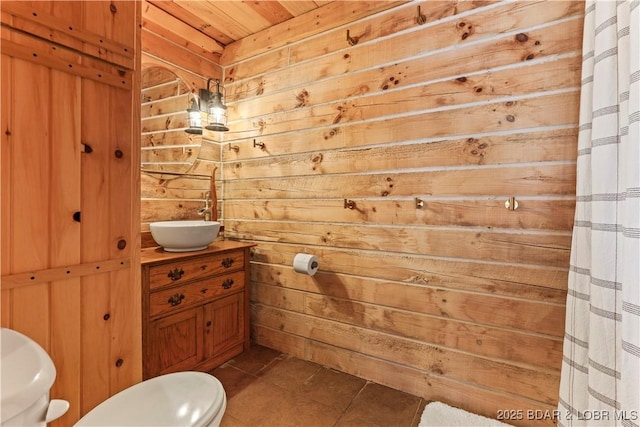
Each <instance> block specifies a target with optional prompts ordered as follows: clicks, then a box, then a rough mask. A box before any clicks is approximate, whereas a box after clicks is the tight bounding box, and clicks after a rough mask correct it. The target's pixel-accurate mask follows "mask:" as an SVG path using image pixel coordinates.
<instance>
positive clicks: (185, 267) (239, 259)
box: [149, 251, 244, 290]
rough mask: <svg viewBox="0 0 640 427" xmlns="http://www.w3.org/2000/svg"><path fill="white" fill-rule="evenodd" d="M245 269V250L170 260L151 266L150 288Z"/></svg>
mask: <svg viewBox="0 0 640 427" xmlns="http://www.w3.org/2000/svg"><path fill="white" fill-rule="evenodd" d="M242 269H244V251H236V252H226V253H222V254H217V255H214V256H207V257H201V258H195V259H193V258H192V259H186V260H179V261H174V262H168V263H165V264H162V265H157V266H154V267H149V289H150V290H154V289H159V288H162V287H165V286H169V285H175V284H177V283H185V282H188V281H190V280H193V279H198V278H201V277H207V276H211V275H214V274H223V273H227V272H231V271H238V270H242Z"/></svg>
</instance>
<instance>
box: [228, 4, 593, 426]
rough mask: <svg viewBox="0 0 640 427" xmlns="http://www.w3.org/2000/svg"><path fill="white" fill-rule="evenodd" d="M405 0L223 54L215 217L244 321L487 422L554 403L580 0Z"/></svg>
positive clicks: (299, 351)
mask: <svg viewBox="0 0 640 427" xmlns="http://www.w3.org/2000/svg"><path fill="white" fill-rule="evenodd" d="M420 5H421V8H422V10H423V13H425V15H426V16H427V23H426V24H424V25H417V24H416V23H415V16H416V4H415V3H411V4H408V5H398V6H397V7H394V8H392V9H390V10H387V11H384V12H381V13H378V14H376V15H373V16H369V17H362V18H358V19H354V20H353V22H350V23H349V24H348V25H344V26H342V27H339V28H335V29H334V28H325V30H324V31H321V32H316V33H314V34H308V35H307V36H305V37H300V38H296V39H289V38H287V33H286V32H285V33H283V34H281V35H274V33H273V32H268V31H265V32H263V33H260V34H258V35H256V36H255V40H262V39H261V38H264V39H265V40H266V39H267V38H270V42H269V45H270V49H263V48H262V47H261V46H260V44H259V43H258V44H255V47H254V49H253V50H251V49H250V47H249V43H248V42H242V43H237V44H231V45H230V46H229V47H228V48H227V49H226V50H225V53H223V55H222V63H223V64H224V65H225V66H226V68H225V82H226V83H227V85H226V87H227V93H228V95H229V97H228V99H229V114H230V128H231V131H230V132H229V133H227V134H225V136H224V144H225V145H224V146H223V148H222V150H221V156H222V168H223V171H222V174H221V177H222V179H223V183H222V191H223V193H222V199H223V206H222V214H223V221H224V225H225V234H226V236H228V237H231V238H237V239H241V240H247V241H251V242H255V243H257V246H256V247H255V248H254V249H253V251H252V253H253V257H252V273H251V282H252V333H253V337H254V339H255V340H256V342H258V343H260V344H263V345H267V346H270V347H273V348H276V349H278V350H281V351H285V352H288V353H290V354H293V355H296V356H298V357H303V358H305V359H310V360H314V361H317V362H319V363H323V364H326V365H329V366H331V367H334V368H336V369H341V370H344V371H346V372H349V373H351V374H354V375H359V376H362V377H364V378H367V379H370V380H373V381H377V382H380V383H382V384H386V385H390V386H392V387H396V388H399V389H401V390H404V391H408V392H410V393H414V394H417V395H420V396H423V397H425V398H426V399H434V400H443V401H445V402H448V403H451V404H454V405H455V406H459V407H462V408H465V409H468V410H471V411H473V412H478V413H481V414H483V415H487V416H490V417H494V418H495V417H496V415H497V412H496V411H497V410H499V409H509V408H511V409H523V410H527V409H541V410H553V409H554V408H555V405H556V403H557V398H558V396H557V391H558V383H559V368H560V362H561V357H562V337H563V333H564V332H563V330H564V329H563V326H564V325H563V324H564V312H565V299H566V280H567V274H568V271H567V270H568V265H569V251H570V244H571V229H572V224H573V211H574V208H575V179H576V177H575V159H576V150H577V146H576V143H577V122H578V103H579V85H580V67H581V46H582V41H581V31H582V13H583V5H584V3H583V2H581V1H567V2H463V3H458V2H422V3H420ZM347 28H348V29H350V33H351V34H352V35H353V36H356V37H358V38H359V40H358V43H357V44H356V45H354V46H350V45H349V44H348V43H347V41H346V40H345V31H346V29H347ZM303 35H304V34H303ZM278 37H279V38H278ZM280 46H281V47H280ZM245 50H246V51H247V53H246V54H245V53H244V52H245ZM234 54H236V55H234ZM252 55H253V57H252ZM510 196H514V197H516V199H517V201H518V209H517V210H515V211H509V210H507V209H506V208H505V204H504V203H505V201H506V200H507V199H508V198H509V197H510ZM416 199H418V200H416ZM417 202H422V205H417V204H416V203H417ZM298 252H306V253H313V254H315V255H316V256H318V258H319V260H320V271H319V272H318V273H317V274H316V275H315V276H314V277H309V276H304V275H300V274H297V273H294V272H293V271H292V269H291V263H292V260H293V257H294V256H295V254H296V253H298ZM516 424H517V425H532V424H539V425H547V424H548V423H546V422H545V421H544V420H539V421H536V420H531V419H530V420H521V421H519V422H517V423H516Z"/></svg>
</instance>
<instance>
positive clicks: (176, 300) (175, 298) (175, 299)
mask: <svg viewBox="0 0 640 427" xmlns="http://www.w3.org/2000/svg"><path fill="white" fill-rule="evenodd" d="M183 299H184V294H175V295H172V296H170V297H169V299H168V300H167V302H168V303H169V304H171V307H175V306H176V305H180V303H182V300H183Z"/></svg>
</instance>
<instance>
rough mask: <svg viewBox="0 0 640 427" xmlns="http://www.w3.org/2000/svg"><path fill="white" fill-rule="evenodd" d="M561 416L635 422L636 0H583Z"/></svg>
mask: <svg viewBox="0 0 640 427" xmlns="http://www.w3.org/2000/svg"><path fill="white" fill-rule="evenodd" d="M585 7H586V9H585V20H584V24H585V25H584V36H583V63H582V66H583V69H582V92H581V101H580V104H581V105H580V132H579V139H578V164H577V174H578V175H577V189H576V195H577V203H576V215H575V223H574V229H573V242H572V247H571V267H570V272H569V289H568V296H567V315H566V332H565V338H564V356H563V364H562V375H561V383H560V400H559V405H558V425H560V426H589V427H590V426H629V427H630V426H639V425H640V0H631V1H630V0H624V1H614V0H595V1H593V0H591V1H587V2H586V4H585Z"/></svg>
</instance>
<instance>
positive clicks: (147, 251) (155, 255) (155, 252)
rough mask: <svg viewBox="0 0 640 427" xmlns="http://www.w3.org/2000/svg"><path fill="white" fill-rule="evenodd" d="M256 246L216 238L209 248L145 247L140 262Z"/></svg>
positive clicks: (167, 259) (146, 262)
mask: <svg viewBox="0 0 640 427" xmlns="http://www.w3.org/2000/svg"><path fill="white" fill-rule="evenodd" d="M252 246H255V243H248V242H238V241H235V240H216V241H214V242H213V243H212V244H210V245H209V247H208V248H207V249H202V250H200V251H193V252H167V251H165V250H164V249H162V248H161V247H159V246H156V247H151V248H144V249H142V250H141V251H140V263H141V264H142V265H145V264H152V263H155V262H161V261H170V260H173V259H180V258H187V257H195V256H199V255H205V254H210V253H216V252H226V251H232V250H235V249H240V248H249V247H252Z"/></svg>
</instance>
